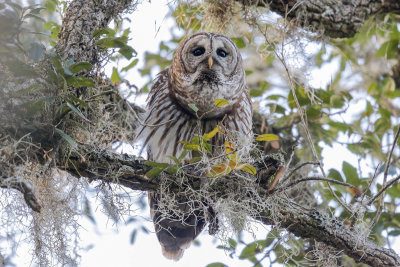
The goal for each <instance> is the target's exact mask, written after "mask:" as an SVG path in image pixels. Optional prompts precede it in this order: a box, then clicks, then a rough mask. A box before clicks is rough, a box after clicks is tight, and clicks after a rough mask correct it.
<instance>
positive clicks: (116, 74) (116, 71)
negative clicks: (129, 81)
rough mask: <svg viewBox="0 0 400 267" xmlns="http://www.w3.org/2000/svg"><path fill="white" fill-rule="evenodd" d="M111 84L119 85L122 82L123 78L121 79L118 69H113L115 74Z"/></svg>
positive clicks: (112, 76)
mask: <svg viewBox="0 0 400 267" xmlns="http://www.w3.org/2000/svg"><path fill="white" fill-rule="evenodd" d="M111 82H112V83H114V84H118V83H120V82H121V78H120V77H119V74H118V70H117V68H116V67H113V72H112V75H111Z"/></svg>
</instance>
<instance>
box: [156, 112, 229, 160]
mask: <svg viewBox="0 0 400 267" xmlns="http://www.w3.org/2000/svg"><path fill="white" fill-rule="evenodd" d="M217 124H218V120H197V119H194V118H192V117H191V116H189V115H187V114H184V113H182V114H181V115H180V116H179V119H177V120H176V121H174V122H171V123H169V124H168V125H165V127H159V128H158V129H157V130H156V132H155V133H154V135H153V137H152V138H151V139H150V140H149V142H148V157H149V159H150V160H152V161H157V162H166V163H173V160H172V159H171V158H170V156H174V157H177V158H179V157H181V156H182V155H183V153H184V151H185V144H186V145H187V144H193V145H196V144H198V140H199V139H198V138H195V137H198V136H203V134H204V133H208V132H211V131H212V130H213V129H214V128H215V127H216V126H217ZM222 144H223V137H222V135H221V136H220V135H217V136H215V137H214V138H213V140H211V142H210V145H211V150H212V151H216V148H217V147H219V146H221V145H222ZM193 145H189V146H187V148H188V149H187V150H188V152H189V153H187V155H186V156H185V157H184V159H190V158H192V157H193V156H197V155H198V154H199V152H198V151H197V152H195V151H196V148H194V146H193ZM192 149H194V150H192Z"/></svg>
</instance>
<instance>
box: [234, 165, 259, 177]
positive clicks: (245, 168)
mask: <svg viewBox="0 0 400 267" xmlns="http://www.w3.org/2000/svg"><path fill="white" fill-rule="evenodd" d="M235 170H241V171H245V172H248V173H250V174H251V175H256V173H257V171H256V168H254V167H253V166H252V165H250V164H248V163H245V164H239V165H237V166H236V167H235Z"/></svg>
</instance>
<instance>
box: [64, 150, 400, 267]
mask: <svg viewBox="0 0 400 267" xmlns="http://www.w3.org/2000/svg"><path fill="white" fill-rule="evenodd" d="M264 161H265V162H264V163H263V164H258V165H257V167H258V168H259V170H258V172H259V173H263V172H265V169H266V168H267V167H266V166H273V165H276V164H277V162H276V161H275V160H274V159H273V158H272V157H268V156H266V158H265V159H264ZM62 167H63V168H64V169H65V170H66V171H68V172H70V173H71V174H73V175H75V176H81V175H83V176H86V177H88V178H90V179H92V180H102V181H105V182H114V183H119V184H121V185H124V186H126V187H129V188H131V189H133V190H142V191H154V190H157V189H158V187H159V184H160V180H159V179H157V178H154V179H152V180H150V179H148V178H147V177H146V176H145V173H146V172H147V171H148V170H149V167H148V166H146V165H144V160H143V159H141V158H137V157H134V156H129V155H121V154H117V153H112V152H109V151H99V150H96V149H95V148H93V147H90V146H81V147H80V151H79V153H73V154H72V156H71V157H70V158H69V160H68V163H67V164H63V166H62ZM263 168H265V169H263ZM267 173H270V172H269V171H267ZM269 175H272V174H269ZM165 176H166V178H168V179H171V180H173V179H174V177H173V176H171V175H168V174H165ZM175 179H176V178H175ZM200 179H201V178H200ZM258 179H260V177H258ZM263 179H265V177H264V178H263ZM217 181H218V182H216V183H214V184H213V185H212V186H209V187H208V188H207V190H209V191H210V193H212V194H213V195H216V196H218V197H223V196H224V195H229V192H228V191H230V190H232V188H235V190H237V192H246V189H245V188H241V183H240V181H239V179H237V178H236V179H234V178H233V177H229V175H228V177H221V178H218V179H217ZM200 184H201V183H199V178H196V179H192V180H190V181H189V182H188V184H186V183H185V186H191V187H192V188H193V189H195V190H197V189H199V188H200ZM260 184H261V183H260ZM171 186H172V187H176V188H170V190H171V191H184V188H180V185H178V184H171ZM258 191H259V194H260V196H262V197H263V198H268V197H270V196H271V195H270V194H269V193H268V192H267V190H266V189H264V188H261V187H260V188H259V190H258ZM230 192H231V191H230ZM240 195H241V197H243V198H246V197H251V196H249V195H248V194H246V193H243V194H240ZM279 206H280V209H279V211H278V213H274V216H273V218H272V216H271V214H269V211H263V212H261V213H260V214H259V215H258V216H256V218H255V219H257V220H260V221H261V222H263V223H264V224H267V225H277V226H279V227H283V228H286V229H287V230H288V231H289V232H291V233H293V234H295V235H296V236H298V237H302V238H312V239H314V240H316V241H318V242H323V243H325V244H326V245H329V246H331V247H333V248H335V249H337V250H339V251H343V252H344V253H345V254H346V255H348V256H350V257H352V258H353V259H354V260H355V261H357V262H362V263H365V264H369V265H371V266H400V257H399V256H398V255H397V254H396V253H395V252H394V251H393V250H391V249H387V248H383V247H379V246H377V245H376V244H374V243H373V242H372V241H370V240H368V239H367V236H365V237H364V238H361V237H360V234H359V233H358V232H356V231H353V230H351V229H349V228H348V227H347V226H345V225H343V224H342V223H341V222H340V221H338V220H336V219H335V218H333V217H330V216H328V215H325V214H323V213H321V212H319V211H317V210H315V209H311V210H310V209H305V208H303V207H300V206H298V205H297V204H295V203H292V202H290V201H289V200H287V199H285V198H281V203H279ZM276 218H279V220H278V221H277V220H276Z"/></svg>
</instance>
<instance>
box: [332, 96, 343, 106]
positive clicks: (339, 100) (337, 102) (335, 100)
mask: <svg viewBox="0 0 400 267" xmlns="http://www.w3.org/2000/svg"><path fill="white" fill-rule="evenodd" d="M330 104H331V107H333V108H341V107H343V105H344V99H343V97H342V96H340V95H332V96H331V99H330Z"/></svg>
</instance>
